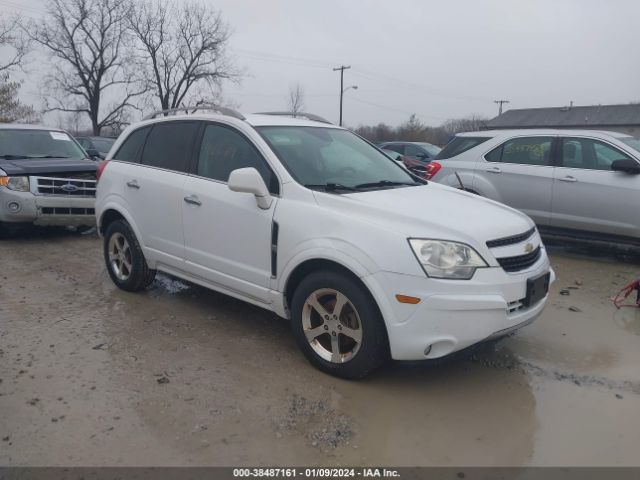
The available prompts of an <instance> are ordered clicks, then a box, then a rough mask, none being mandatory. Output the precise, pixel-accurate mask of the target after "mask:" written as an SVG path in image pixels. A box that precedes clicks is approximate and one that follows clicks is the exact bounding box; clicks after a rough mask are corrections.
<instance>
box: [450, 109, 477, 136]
mask: <svg viewBox="0 0 640 480" xmlns="http://www.w3.org/2000/svg"><path fill="white" fill-rule="evenodd" d="M488 121H489V119H488V118H487V117H484V116H482V115H478V114H475V113H474V114H472V115H469V116H468V117H463V118H452V119H450V120H447V121H446V122H444V123H443V124H442V128H444V130H445V132H446V133H447V134H448V135H450V136H451V135H455V134H456V133H459V132H476V131H478V130H481V129H482V127H483V126H484V125H485V124H486V123H487V122H488Z"/></svg>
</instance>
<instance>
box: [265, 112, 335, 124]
mask: <svg viewBox="0 0 640 480" xmlns="http://www.w3.org/2000/svg"><path fill="white" fill-rule="evenodd" d="M258 115H279V116H283V117H294V118H297V117H300V118H306V119H307V120H313V121H314V122H320V123H328V124H330V125H333V124H332V123H331V122H330V121H329V120H327V119H326V118H323V117H321V116H320V115H315V114H313V113H306V112H259V113H258Z"/></svg>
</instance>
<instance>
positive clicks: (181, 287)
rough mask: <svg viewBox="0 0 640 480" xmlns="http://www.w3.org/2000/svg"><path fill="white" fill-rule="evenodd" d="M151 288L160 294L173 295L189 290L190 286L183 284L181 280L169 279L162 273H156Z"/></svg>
mask: <svg viewBox="0 0 640 480" xmlns="http://www.w3.org/2000/svg"><path fill="white" fill-rule="evenodd" d="M151 288H152V289H153V290H156V291H158V292H161V293H168V294H169V295H175V294H176V293H180V292H184V291H185V290H189V289H190V288H191V286H190V285H188V284H187V283H185V282H183V281H182V280H178V279H176V278H172V277H169V276H168V275H165V274H163V273H158V274H157V275H156V279H155V280H154V281H153V285H152V287H151Z"/></svg>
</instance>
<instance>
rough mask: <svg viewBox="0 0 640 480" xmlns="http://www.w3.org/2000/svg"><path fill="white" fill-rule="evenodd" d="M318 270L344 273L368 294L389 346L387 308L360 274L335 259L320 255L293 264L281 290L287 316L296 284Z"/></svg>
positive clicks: (288, 315)
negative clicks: (378, 316) (282, 290)
mask: <svg viewBox="0 0 640 480" xmlns="http://www.w3.org/2000/svg"><path fill="white" fill-rule="evenodd" d="M319 270H329V271H333V272H339V273H341V274H343V275H346V276H347V277H348V278H350V279H352V280H353V281H354V282H355V283H356V284H358V285H360V286H361V287H362V289H363V291H364V292H365V294H366V295H368V296H369V298H370V300H371V304H372V305H373V307H374V308H375V309H376V310H377V312H378V314H379V315H380V318H381V320H382V323H383V325H384V332H385V335H386V342H387V346H388V347H389V344H390V341H389V328H388V325H387V321H386V319H385V317H386V316H385V313H387V309H386V308H384V306H383V305H380V303H379V302H378V299H377V298H376V295H375V293H374V290H373V289H372V288H370V287H371V286H370V285H369V284H368V282H365V281H364V280H363V278H362V276H360V275H358V274H357V273H356V272H355V271H354V270H353V269H352V268H350V267H347V266H345V265H344V264H342V263H340V262H339V261H336V260H335V259H328V258H322V257H317V258H309V259H306V260H304V261H303V262H301V263H299V264H298V265H296V266H295V268H293V269H292V270H291V272H290V273H289V275H288V277H287V278H286V281H285V288H284V292H283V301H284V303H285V309H286V312H287V317H289V318H290V317H291V315H290V308H291V302H292V301H293V294H294V292H295V290H296V288H297V287H298V285H300V283H301V282H302V280H303V279H304V278H306V277H307V276H308V275H309V274H310V273H312V272H317V271H319ZM365 275H366V274H365ZM376 293H377V292H376Z"/></svg>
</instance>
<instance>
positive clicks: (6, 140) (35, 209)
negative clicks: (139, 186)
mask: <svg viewBox="0 0 640 480" xmlns="http://www.w3.org/2000/svg"><path fill="white" fill-rule="evenodd" d="M96 168H97V165H96V162H94V161H92V160H91V159H89V158H87V157H86V152H85V151H84V150H83V149H82V148H81V147H80V145H78V143H76V142H75V141H74V140H73V138H72V137H71V136H70V135H69V134H68V133H67V132H65V131H63V130H59V129H55V128H47V127H40V126H37V125H19V124H10V123H7V124H0V230H5V229H6V228H5V227H7V226H10V225H18V224H35V225H43V226H49V225H59V226H62V225H70V226H76V227H91V226H93V225H95V211H94V205H95V194H96V181H95V178H96Z"/></svg>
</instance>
